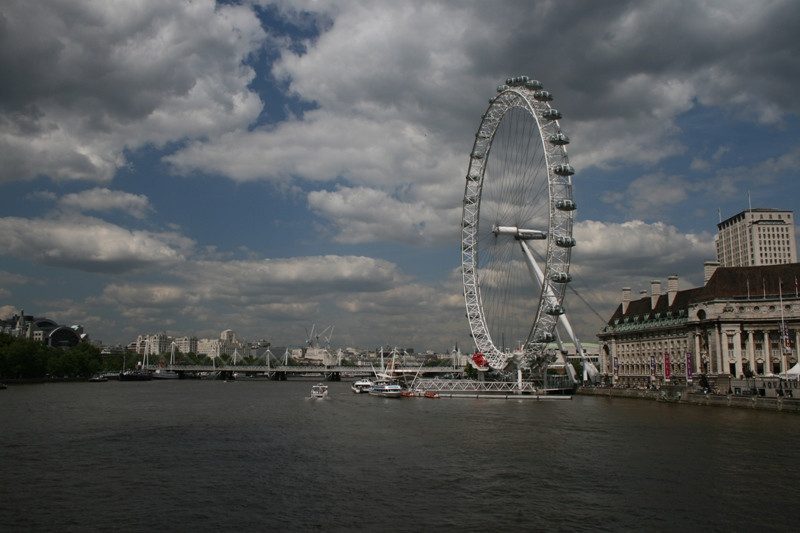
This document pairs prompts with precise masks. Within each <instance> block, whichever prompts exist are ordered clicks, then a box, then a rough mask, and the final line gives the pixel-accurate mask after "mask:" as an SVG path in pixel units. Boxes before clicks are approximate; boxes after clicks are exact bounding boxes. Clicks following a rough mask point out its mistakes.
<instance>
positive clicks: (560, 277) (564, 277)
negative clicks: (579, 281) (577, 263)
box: [550, 272, 572, 283]
mask: <svg viewBox="0 0 800 533" xmlns="http://www.w3.org/2000/svg"><path fill="white" fill-rule="evenodd" d="M550 281H553V282H555V283H569V282H570V281H572V276H570V275H569V274H567V273H566V272H553V273H552V274H550Z"/></svg>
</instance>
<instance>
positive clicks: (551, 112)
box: [542, 108, 561, 120]
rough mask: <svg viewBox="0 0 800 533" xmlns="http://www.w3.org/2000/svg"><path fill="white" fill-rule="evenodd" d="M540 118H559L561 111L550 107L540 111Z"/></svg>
mask: <svg viewBox="0 0 800 533" xmlns="http://www.w3.org/2000/svg"><path fill="white" fill-rule="evenodd" d="M542 118H543V119H545V120H558V119H560V118H561V111H559V110H558V109H552V108H550V109H548V110H547V111H545V112H544V113H542Z"/></svg>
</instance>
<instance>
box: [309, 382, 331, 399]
mask: <svg viewBox="0 0 800 533" xmlns="http://www.w3.org/2000/svg"><path fill="white" fill-rule="evenodd" d="M311 397H312V398H317V399H325V398H327V397H328V386H327V385H324V384H322V383H317V384H316V385H314V386H312V387H311Z"/></svg>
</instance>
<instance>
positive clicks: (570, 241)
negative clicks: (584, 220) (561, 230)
mask: <svg viewBox="0 0 800 533" xmlns="http://www.w3.org/2000/svg"><path fill="white" fill-rule="evenodd" d="M555 243H556V246H558V247H560V248H572V247H573V246H575V245H576V244H577V243H576V242H575V238H574V237H566V236H564V235H556V238H555Z"/></svg>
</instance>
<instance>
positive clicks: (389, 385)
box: [369, 379, 403, 398]
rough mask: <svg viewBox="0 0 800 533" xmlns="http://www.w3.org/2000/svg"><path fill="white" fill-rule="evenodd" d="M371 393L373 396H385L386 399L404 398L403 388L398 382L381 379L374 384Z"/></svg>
mask: <svg viewBox="0 0 800 533" xmlns="http://www.w3.org/2000/svg"><path fill="white" fill-rule="evenodd" d="M369 393H370V394H372V395H373V396H383V397H384V398H401V397H402V396H403V387H401V386H400V385H398V384H397V382H394V381H389V380H385V379H380V380H378V381H376V382H375V383H373V384H372V388H371V389H370V390H369Z"/></svg>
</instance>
